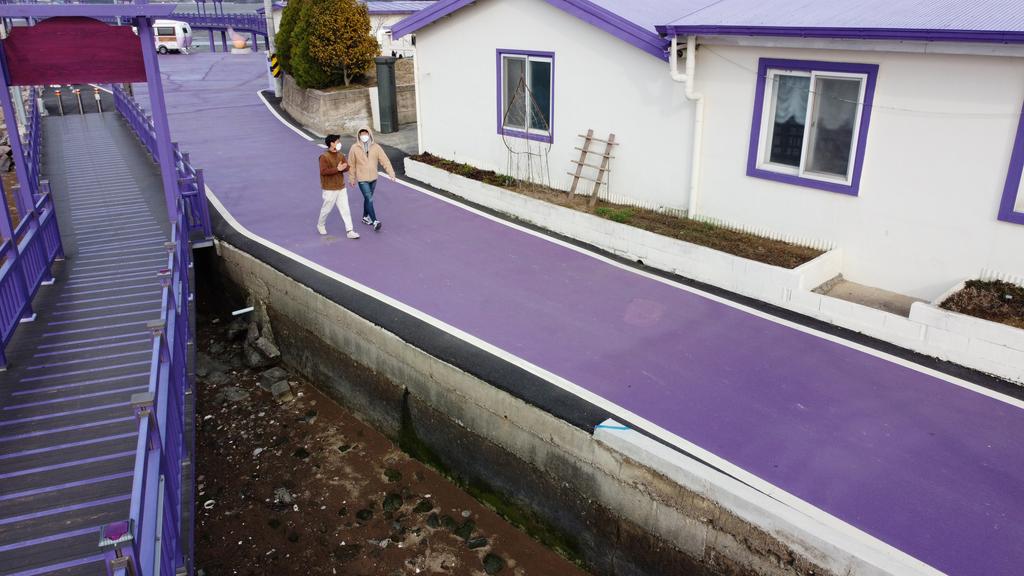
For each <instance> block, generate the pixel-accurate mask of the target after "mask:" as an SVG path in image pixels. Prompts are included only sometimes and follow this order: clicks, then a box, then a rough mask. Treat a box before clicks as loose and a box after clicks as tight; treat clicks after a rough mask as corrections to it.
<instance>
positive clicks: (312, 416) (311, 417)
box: [302, 410, 317, 424]
mask: <svg viewBox="0 0 1024 576" xmlns="http://www.w3.org/2000/svg"><path fill="white" fill-rule="evenodd" d="M316 417H317V411H316V410H307V411H306V413H305V415H303V416H302V421H303V422H305V423H306V424H313V423H314V422H316Z"/></svg>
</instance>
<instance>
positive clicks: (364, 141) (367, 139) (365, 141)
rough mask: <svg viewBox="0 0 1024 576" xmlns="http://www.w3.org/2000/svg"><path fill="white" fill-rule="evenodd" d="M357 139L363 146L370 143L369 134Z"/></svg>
mask: <svg viewBox="0 0 1024 576" xmlns="http://www.w3.org/2000/svg"><path fill="white" fill-rule="evenodd" d="M359 139H360V140H362V141H363V143H364V144H365V143H367V142H369V141H370V135H369V134H363V135H362V136H360V137H359Z"/></svg>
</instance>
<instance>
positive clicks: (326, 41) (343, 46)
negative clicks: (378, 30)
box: [282, 0, 380, 88]
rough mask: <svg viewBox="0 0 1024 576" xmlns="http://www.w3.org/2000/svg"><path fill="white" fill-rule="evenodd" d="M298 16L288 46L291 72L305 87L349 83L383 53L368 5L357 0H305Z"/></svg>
mask: <svg viewBox="0 0 1024 576" xmlns="http://www.w3.org/2000/svg"><path fill="white" fill-rule="evenodd" d="M296 16H297V19H296V21H295V23H294V25H293V27H292V28H291V29H290V30H289V31H288V34H287V41H286V47H287V49H288V59H289V66H290V67H291V70H289V72H290V73H291V75H292V76H293V77H294V78H295V82H296V83H297V84H298V85H299V86H302V87H303V88H327V87H330V86H338V85H340V84H344V85H345V86H348V85H349V84H351V83H352V81H353V80H354V79H356V78H357V77H359V76H361V75H363V74H366V72H368V71H369V69H370V67H371V66H372V65H373V59H374V57H375V56H377V55H378V54H379V53H380V46H378V45H377V41H376V40H374V38H373V37H372V36H371V35H370V15H369V13H368V12H367V8H366V5H365V4H362V3H360V2H357V1H356V0H309V1H302V2H301V6H300V9H299V11H298V13H297V15H296ZM296 16H293V18H295V17H296ZM283 27H284V22H283V21H282V28H283ZM286 70H287V69H286Z"/></svg>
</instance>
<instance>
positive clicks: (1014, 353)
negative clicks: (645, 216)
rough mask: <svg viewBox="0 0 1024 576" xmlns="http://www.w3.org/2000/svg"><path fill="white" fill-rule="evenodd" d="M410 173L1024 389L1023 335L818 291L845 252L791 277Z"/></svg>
mask: <svg viewBox="0 0 1024 576" xmlns="http://www.w3.org/2000/svg"><path fill="white" fill-rule="evenodd" d="M405 167H406V174H407V175H408V176H409V177H411V178H414V179H416V180H419V181H421V182H425V183H427V184H430V185H432V186H435V187H437V188H441V189H443V190H447V191H449V192H451V193H452V194H455V195H457V196H461V197H463V198H466V199H467V200H470V201H472V202H475V203H477V204H480V205H482V206H485V207H487V208H490V209H492V210H496V211H498V212H501V213H503V214H507V215H509V216H512V217H514V218H517V219H519V220H523V221H526V222H529V223H531V224H535V225H537V226H540V227H542V228H546V229H548V230H552V231H555V232H558V233H559V234H563V235H565V236H568V237H570V238H574V239H576V240H579V241H581V242H585V243H587V244H591V245H593V246H596V247H598V248H601V249H603V250H607V251H608V252H611V253H613V254H615V255H617V256H621V257H623V258H626V259H628V260H634V261H637V260H639V261H642V262H643V263H644V264H646V265H648V266H651V267H653V268H657V269H659V270H664V271H666V272H671V273H673V274H678V275H680V276H683V277H686V278H691V279H693V280H698V281H700V282H704V283H707V284H711V285H713V286H718V287H720V288H723V289H726V290H729V291H731V292H735V293H737V294H742V295H744V296H749V297H751V298H756V299H758V300H761V301H764V302H767V303H769V304H774V305H776V306H780V307H782V308H786V309H789V310H792V311H794V312H798V313H801V314H804V315H806V316H810V317H812V318H816V319H818V320H822V321H825V322H829V323H831V324H835V325H836V326H841V327H843V328H847V329H849V330H853V331H855V332H860V333H862V334H866V335H868V336H871V337H874V338H878V339H879V340H883V341H885V342H890V343H892V344H895V345H897V346H900V347H903V348H906V349H909V350H913V351H915V352H920V353H922V354H925V355H928V356H932V357H935V358H939V359H942V360H948V361H951V362H955V363H957V364H960V365H963V366H966V367H968V368H973V369H976V370H980V371H982V372H985V373H988V374H992V375H994V376H998V377H1000V378H1004V379H1006V380H1009V381H1011V382H1015V383H1018V384H1024V330H1020V329H1017V328H1013V327H1010V326H1004V325H1001V324H996V323H994V322H988V321H986V320H980V319H977V318H972V317H969V316H964V315H962V314H955V313H952V312H948V311H945V310H941V309H940V308H938V307H936V306H934V305H929V304H925V303H915V304H914V306H913V308H912V309H911V314H910V318H905V317H903V316H899V315H897V314H892V313H889V312H884V311H881V310H877V309H875V308H870V307H868V306H863V305H860V304H856V303H854V302H848V301H845V300H840V299H838V298H833V297H830V296H825V295H823V294H816V293H814V292H811V290H813V289H814V288H816V287H818V286H820V285H822V284H824V283H825V282H826V281H828V280H829V279H831V278H834V277H836V276H837V275H839V274H841V273H842V271H843V251H842V249H841V248H836V249H832V250H829V251H828V252H825V253H824V254H822V255H821V256H819V257H818V258H815V259H814V260H811V261H810V262H807V263H805V264H803V265H801V266H799V267H797V268H796V269H793V270H789V269H785V268H780V267H777V266H770V265H767V264H762V263H760V262H755V261H753V260H747V259H745V258H740V257H738V256H733V255H731V254H726V253H724V252H719V251H717V250H712V249H710V248H705V247H703V246H698V245H695V244H691V243H688V242H683V241H681V240H675V239H673V238H668V237H665V236H660V235H658V234H653V233H651V232H647V231H645V230H641V229H639V228H635V227H632V226H628V225H625V224H619V223H616V222H612V221H609V220H605V219H603V218H600V217H597V216H593V215H591V214H586V213H583V212H579V211H577V210H572V209H569V208H563V207H561V206H555V205H553V204H550V203H548V202H544V201H542V200H537V199H534V198H530V197H528V196H524V195H522V194H518V193H516V192H513V191H511V190H506V189H503V188H498V187H496V186H491V185H488V184H484V183H482V182H478V181H476V180H470V179H468V178H464V177H462V176H459V175H456V174H451V173H449V172H446V171H444V170H441V169H439V168H435V167H433V166H429V165H427V164H423V163H422V162H416V161H415V160H411V159H406V161H405Z"/></svg>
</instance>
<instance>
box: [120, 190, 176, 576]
mask: <svg viewBox="0 0 1024 576" xmlns="http://www.w3.org/2000/svg"><path fill="white" fill-rule="evenodd" d="M167 252H168V255H167V268H166V269H164V270H161V271H160V280H161V283H162V285H163V294H162V307H161V313H160V320H158V321H155V322H151V323H150V325H149V327H150V330H151V333H152V337H153V352H152V363H151V365H150V374H149V389H148V390H147V391H146V392H145V393H143V394H136V395H134V396H132V405H133V407H134V409H135V416H136V419H137V421H138V423H139V443H138V447H137V448H136V454H135V480H134V482H133V484H132V499H131V513H130V514H131V515H130V520H129V521H128V522H119V523H116V524H112V525H108V526H106V527H105V528H104V538H105V540H104V541H102V542H101V544H100V546H101V548H102V549H103V552H104V554H105V556H106V560H107V562H108V565H109V566H111V567H114V568H115V570H113V573H114V574H141V575H144V576H149V575H151V574H152V575H154V576H156V575H160V576H174V575H175V574H179V573H182V571H183V573H185V574H192V541H191V537H188V538H183V537H182V534H183V531H182V514H183V512H184V509H183V506H182V504H183V502H182V482H183V479H185V476H186V475H184V474H182V462H183V461H185V460H186V459H191V455H192V454H193V448H194V443H193V439H192V437H191V434H190V433H188V430H189V429H188V427H186V420H185V418H186V413H187V412H186V409H185V407H186V404H185V402H186V397H187V394H188V393H189V391H190V390H191V388H192V384H193V376H192V370H191V368H190V366H191V365H192V362H191V358H192V355H193V354H192V351H193V334H192V326H191V318H192V317H193V314H194V306H195V300H194V297H193V291H192V280H193V279H192V261H191V255H192V247H191V244H190V242H189V224H188V218H187V216H186V214H185V205H184V200H183V199H182V198H180V197H179V199H178V202H177V217H176V218H175V221H174V227H173V229H172V232H171V242H169V243H167ZM187 477H188V481H189V482H191V478H192V475H191V474H188V475H187ZM189 504H190V503H189ZM185 532H187V533H188V534H191V530H186V531H185ZM125 564H129V565H130V566H131V571H128V572H125V571H123V570H124V568H126V567H125ZM118 567H120V569H121V570H120V571H119V570H118V569H116V568H118Z"/></svg>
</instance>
